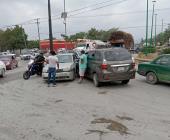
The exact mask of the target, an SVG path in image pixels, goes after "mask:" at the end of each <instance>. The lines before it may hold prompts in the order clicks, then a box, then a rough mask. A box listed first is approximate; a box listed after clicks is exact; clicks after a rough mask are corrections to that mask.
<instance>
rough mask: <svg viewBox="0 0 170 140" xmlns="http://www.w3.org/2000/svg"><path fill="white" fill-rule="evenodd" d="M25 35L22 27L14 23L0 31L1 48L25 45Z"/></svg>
mask: <svg viewBox="0 0 170 140" xmlns="http://www.w3.org/2000/svg"><path fill="white" fill-rule="evenodd" d="M26 43H27V35H26V34H25V31H24V29H23V28H22V27H19V26H18V25H16V26H15V27H14V28H7V29H6V30H5V31H1V32H0V46H1V50H15V49H23V48H25V47H26Z"/></svg>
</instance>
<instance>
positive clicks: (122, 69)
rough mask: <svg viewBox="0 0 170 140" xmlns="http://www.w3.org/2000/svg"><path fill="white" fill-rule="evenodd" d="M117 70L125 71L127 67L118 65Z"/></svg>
mask: <svg viewBox="0 0 170 140" xmlns="http://www.w3.org/2000/svg"><path fill="white" fill-rule="evenodd" d="M117 71H125V67H118V69H117Z"/></svg>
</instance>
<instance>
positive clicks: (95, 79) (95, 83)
mask: <svg viewBox="0 0 170 140" xmlns="http://www.w3.org/2000/svg"><path fill="white" fill-rule="evenodd" d="M93 83H94V85H95V87H99V86H100V82H99V80H98V76H97V74H96V73H94V74H93Z"/></svg>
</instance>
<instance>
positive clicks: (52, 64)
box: [47, 51, 59, 87]
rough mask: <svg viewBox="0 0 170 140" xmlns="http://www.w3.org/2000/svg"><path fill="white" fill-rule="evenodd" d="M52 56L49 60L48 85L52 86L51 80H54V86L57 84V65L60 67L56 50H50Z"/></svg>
mask: <svg viewBox="0 0 170 140" xmlns="http://www.w3.org/2000/svg"><path fill="white" fill-rule="evenodd" d="M50 54H51V55H50V56H49V57H48V59H47V61H48V64H49V67H48V87H50V83H51V80H52V82H53V86H56V66H57V68H58V69H59V63H58V58H57V56H56V53H55V52H54V51H51V52H50Z"/></svg>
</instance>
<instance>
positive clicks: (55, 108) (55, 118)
mask: <svg viewBox="0 0 170 140" xmlns="http://www.w3.org/2000/svg"><path fill="white" fill-rule="evenodd" d="M25 67H26V65H25V63H23V62H22V63H20V67H19V68H17V69H15V70H12V71H8V72H7V75H6V77H5V78H4V79H2V78H1V79H0V140H113V139H115V140H125V139H126V140H170V85H168V84H158V85H155V86H153V85H149V84H147V83H146V82H145V79H144V77H140V76H139V75H137V77H136V79H135V80H132V81H131V82H130V83H129V85H126V86H123V85H120V84H117V83H115V84H105V85H104V86H102V87H100V88H95V87H94V86H93V83H92V82H91V81H89V80H85V81H84V83H83V84H78V83H77V81H78V80H75V81H74V82H70V81H69V82H59V83H57V86H56V87H50V88H49V87H47V84H46V83H45V82H44V81H43V79H42V78H41V77H37V76H34V77H31V79H29V80H28V81H25V80H23V79H22V73H23V71H24V69H25Z"/></svg>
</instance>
